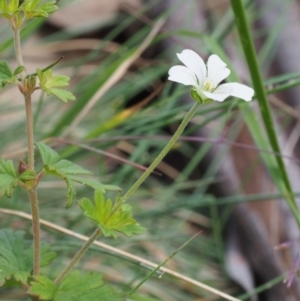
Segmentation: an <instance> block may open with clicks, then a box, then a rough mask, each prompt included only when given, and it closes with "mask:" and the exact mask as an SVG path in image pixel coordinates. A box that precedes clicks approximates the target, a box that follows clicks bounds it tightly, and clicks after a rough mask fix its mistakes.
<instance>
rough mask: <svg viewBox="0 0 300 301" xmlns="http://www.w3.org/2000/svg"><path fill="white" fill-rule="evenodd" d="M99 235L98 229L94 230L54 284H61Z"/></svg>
mask: <svg viewBox="0 0 300 301" xmlns="http://www.w3.org/2000/svg"><path fill="white" fill-rule="evenodd" d="M100 234H101V231H100V229H99V228H97V229H96V230H95V232H94V233H93V234H92V236H91V237H90V238H89V240H88V241H86V243H85V244H84V245H83V246H82V248H81V249H80V250H79V251H78V252H77V254H76V255H75V256H74V257H73V259H72V260H71V262H70V263H69V265H68V266H67V267H66V268H65V269H64V270H63V271H62V272H61V274H60V275H59V276H58V277H57V278H56V279H55V281H54V283H55V284H58V283H59V282H61V281H62V280H63V279H64V278H65V277H66V276H67V274H68V273H69V272H70V271H71V270H72V269H73V267H74V266H75V264H76V263H77V262H78V261H79V260H80V258H81V257H82V256H83V255H84V254H85V252H86V251H87V250H88V248H89V247H90V246H91V245H92V244H93V242H94V241H95V240H96V239H97V237H98V236H99V235H100Z"/></svg>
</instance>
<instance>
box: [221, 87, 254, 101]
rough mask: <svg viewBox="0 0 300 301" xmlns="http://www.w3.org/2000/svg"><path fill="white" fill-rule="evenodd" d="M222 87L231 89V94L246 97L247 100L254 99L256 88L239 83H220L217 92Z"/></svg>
mask: <svg viewBox="0 0 300 301" xmlns="http://www.w3.org/2000/svg"><path fill="white" fill-rule="evenodd" d="M220 88H225V89H231V90H232V92H231V93H230V95H231V96H234V97H238V98H241V99H244V100H245V101H250V100H252V97H253V95H254V90H253V89H252V88H250V87H248V86H245V85H242V84H239V83H228V84H223V85H220V86H219V87H218V88H217V89H216V91H215V92H217V91H218V90H219V89H220Z"/></svg>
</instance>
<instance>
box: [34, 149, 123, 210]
mask: <svg viewBox="0 0 300 301" xmlns="http://www.w3.org/2000/svg"><path fill="white" fill-rule="evenodd" d="M36 146H37V148H38V150H39V152H40V154H41V157H42V160H43V165H44V170H45V172H46V173H48V174H52V175H54V176H57V177H60V178H61V179H63V180H64V181H65V182H66V184H67V187H68V190H67V205H66V207H67V208H69V207H70V206H71V205H72V203H73V199H74V197H75V195H76V188H75V186H74V184H73V182H77V183H80V184H83V185H86V186H88V187H91V188H93V189H95V190H96V189H97V190H101V191H102V192H103V193H104V192H105V191H106V190H113V191H114V190H119V191H120V190H121V188H119V187H117V186H114V185H105V184H102V183H100V182H98V181H96V180H93V179H86V178H85V177H82V176H87V175H91V172H90V171H89V170H86V169H84V168H83V167H81V166H79V165H77V164H74V163H73V162H71V161H68V160H65V159H63V160H59V159H60V157H59V155H58V153H57V152H55V151H54V150H53V149H51V148H50V147H49V146H47V145H45V144H43V143H36Z"/></svg>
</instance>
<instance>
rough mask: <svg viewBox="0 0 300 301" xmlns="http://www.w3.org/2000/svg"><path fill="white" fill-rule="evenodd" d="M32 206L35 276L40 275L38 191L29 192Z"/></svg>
mask: <svg viewBox="0 0 300 301" xmlns="http://www.w3.org/2000/svg"><path fill="white" fill-rule="evenodd" d="M28 195H29V199H30V204H31V215H32V232H33V245H34V254H33V275H38V274H39V273H40V261H41V255H40V249H41V248H40V217H39V206H38V200H37V193H36V189H35V188H34V189H33V190H29V191H28Z"/></svg>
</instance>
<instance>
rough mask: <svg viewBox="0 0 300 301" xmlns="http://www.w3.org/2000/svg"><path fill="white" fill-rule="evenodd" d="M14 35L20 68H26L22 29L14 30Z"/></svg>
mask: <svg viewBox="0 0 300 301" xmlns="http://www.w3.org/2000/svg"><path fill="white" fill-rule="evenodd" d="M13 33H14V45H15V53H16V58H17V61H18V65H19V66H24V61H23V55H22V48H21V39H20V29H13ZM25 75H26V74H25V71H23V72H22V73H21V77H22V79H24V77H25Z"/></svg>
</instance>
